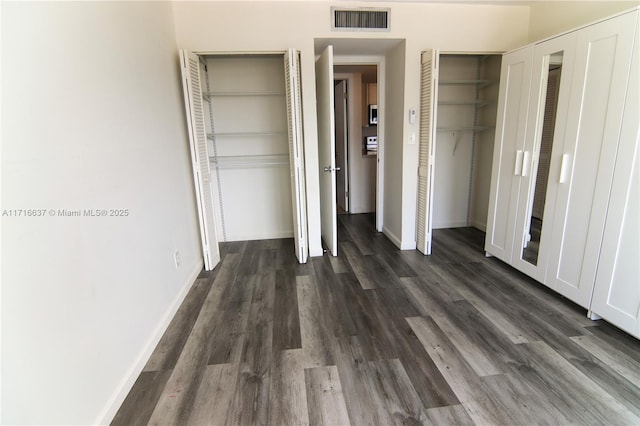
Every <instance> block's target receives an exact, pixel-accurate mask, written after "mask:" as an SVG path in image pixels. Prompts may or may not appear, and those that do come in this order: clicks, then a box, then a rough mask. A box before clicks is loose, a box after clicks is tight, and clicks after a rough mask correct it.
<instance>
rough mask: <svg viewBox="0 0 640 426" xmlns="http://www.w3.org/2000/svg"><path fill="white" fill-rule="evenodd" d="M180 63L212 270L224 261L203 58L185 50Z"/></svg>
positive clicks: (203, 233) (208, 262)
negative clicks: (204, 102)
mask: <svg viewBox="0 0 640 426" xmlns="http://www.w3.org/2000/svg"><path fill="white" fill-rule="evenodd" d="M180 64H181V67H180V68H181V69H182V87H183V89H184V90H183V91H184V103H185V109H186V113H187V123H188V127H189V146H190V148H191V164H192V166H193V167H192V169H193V180H194V184H195V190H196V191H195V192H196V202H197V206H198V219H199V222H200V240H201V243H202V253H203V255H204V269H205V270H207V271H210V270H212V269H213V268H214V267H215V266H216V265H217V264H218V262H220V249H219V247H218V238H217V236H216V226H215V222H214V219H213V201H212V197H211V170H210V168H209V153H208V149H207V134H206V131H205V124H204V112H203V108H202V88H201V86H200V60H199V58H198V56H197V55H194V54H193V53H190V52H188V51H186V50H181V51H180Z"/></svg>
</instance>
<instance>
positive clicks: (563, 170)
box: [558, 154, 569, 183]
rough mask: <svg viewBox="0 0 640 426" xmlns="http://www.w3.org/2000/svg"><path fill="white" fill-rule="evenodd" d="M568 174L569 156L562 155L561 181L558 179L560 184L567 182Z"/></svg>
mask: <svg viewBox="0 0 640 426" xmlns="http://www.w3.org/2000/svg"><path fill="white" fill-rule="evenodd" d="M568 172H569V154H562V164H561V165H560V179H558V183H566V182H567V173H568Z"/></svg>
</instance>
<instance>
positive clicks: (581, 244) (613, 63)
mask: <svg viewBox="0 0 640 426" xmlns="http://www.w3.org/2000/svg"><path fill="white" fill-rule="evenodd" d="M629 25H631V27H632V28H633V26H634V25H635V16H634V15H633V14H627V15H623V16H621V17H618V18H614V19H610V20H608V21H605V22H602V23H600V24H597V25H593V26H591V27H589V28H586V29H584V30H582V31H580V33H579V35H578V40H577V50H576V61H575V62H576V64H575V70H576V72H575V73H574V75H573V80H572V81H573V86H572V96H571V100H570V105H569V111H571V114H570V119H569V120H568V122H567V134H566V137H565V142H564V146H563V147H562V148H563V149H562V151H554V152H553V154H552V156H553V157H554V158H552V162H553V161H554V159H555V162H556V163H560V164H561V163H563V162H564V164H562V166H561V167H560V169H561V170H562V169H564V170H562V171H563V172H564V176H560V177H559V178H558V179H557V180H555V182H556V185H557V188H558V189H557V191H558V194H557V202H556V207H555V212H554V218H553V221H554V223H553V232H552V234H553V242H552V244H551V253H550V256H549V271H548V276H547V285H549V286H550V287H551V288H553V289H554V290H556V291H558V292H559V293H560V294H562V295H564V296H566V297H567V298H569V299H570V300H572V301H574V302H576V303H577V304H579V305H581V306H584V307H588V306H589V304H590V301H591V293H592V290H593V284H594V280H595V274H596V267H597V264H598V257H599V254H600V247H601V241H602V234H603V232H604V222H605V217H606V213H607V206H608V201H609V195H610V191H611V183H612V180H613V170H614V165H615V158H616V154H617V149H618V141H619V138H620V134H619V130H620V126H621V122H622V112H623V108H624V104H625V102H624V97H625V95H626V93H627V91H626V89H627V82H628V77H629V72H630V66H631V57H632V52H633V36H634V32H633V31H624V29H625V27H626V28H629ZM559 159H562V161H560V160H559ZM561 174H562V173H561Z"/></svg>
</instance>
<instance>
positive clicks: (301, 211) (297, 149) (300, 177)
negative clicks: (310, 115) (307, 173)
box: [284, 49, 309, 263]
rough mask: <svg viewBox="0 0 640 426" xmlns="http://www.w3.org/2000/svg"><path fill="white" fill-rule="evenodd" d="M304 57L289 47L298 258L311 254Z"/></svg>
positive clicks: (287, 76) (287, 65)
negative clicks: (304, 138)
mask: <svg viewBox="0 0 640 426" xmlns="http://www.w3.org/2000/svg"><path fill="white" fill-rule="evenodd" d="M299 63H300V60H299V55H298V51H296V50H295V49H289V50H288V51H287V53H285V55H284V73H285V80H286V81H285V88H286V99H287V124H288V133H289V166H290V171H291V201H292V203H291V204H292V207H293V239H294V244H295V249H296V257H297V258H298V262H300V263H306V262H307V256H308V253H309V251H308V248H307V247H308V240H307V217H306V197H305V186H304V173H303V170H304V167H303V164H304V162H303V156H302V104H301V102H302V99H301V96H300V93H301V91H300V65H299Z"/></svg>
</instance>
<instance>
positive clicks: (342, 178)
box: [334, 80, 349, 212]
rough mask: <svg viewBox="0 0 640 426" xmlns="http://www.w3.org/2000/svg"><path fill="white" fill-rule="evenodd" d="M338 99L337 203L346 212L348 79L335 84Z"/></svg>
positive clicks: (347, 200)
mask: <svg viewBox="0 0 640 426" xmlns="http://www.w3.org/2000/svg"><path fill="white" fill-rule="evenodd" d="M334 96H335V100H336V107H335V117H336V191H337V197H338V198H337V201H336V203H337V205H338V207H340V208H341V209H342V211H344V212H348V211H349V184H348V179H347V164H348V162H347V152H348V150H347V146H348V145H347V81H346V80H341V81H339V82H338V83H337V84H336V85H335V90H334Z"/></svg>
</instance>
